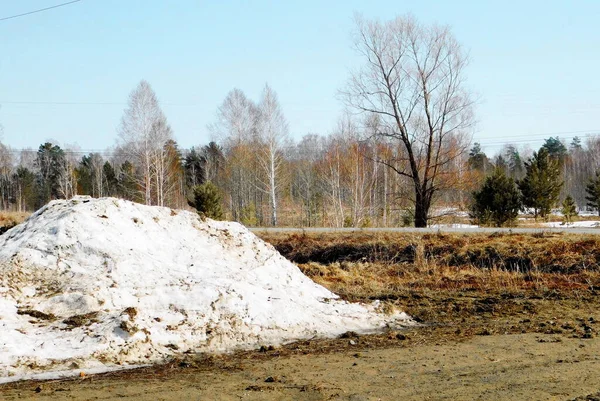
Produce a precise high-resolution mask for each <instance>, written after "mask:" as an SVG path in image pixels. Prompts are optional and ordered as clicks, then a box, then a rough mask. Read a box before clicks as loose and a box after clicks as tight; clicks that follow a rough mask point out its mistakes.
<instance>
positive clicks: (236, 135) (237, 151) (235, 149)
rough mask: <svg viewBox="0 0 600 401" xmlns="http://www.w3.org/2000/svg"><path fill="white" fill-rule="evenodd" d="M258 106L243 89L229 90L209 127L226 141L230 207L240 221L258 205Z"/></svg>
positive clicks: (233, 215) (217, 136)
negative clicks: (255, 150) (254, 146)
mask: <svg viewBox="0 0 600 401" xmlns="http://www.w3.org/2000/svg"><path fill="white" fill-rule="evenodd" d="M257 115H258V111H257V107H256V105H255V104H254V103H253V102H252V101H251V100H250V99H248V98H247V97H246V95H245V94H244V92H242V91H241V90H240V89H233V90H232V91H230V92H229V93H228V94H227V96H226V97H225V100H224V101H223V103H222V104H221V106H219V109H218V110H217V121H216V122H215V123H213V124H211V125H209V127H208V128H209V130H210V131H211V132H212V134H213V135H214V137H215V138H218V139H219V141H220V142H221V143H222V144H223V150H224V152H223V153H224V155H223V156H224V158H225V160H226V161H227V163H226V166H225V172H224V175H225V180H224V181H225V182H224V183H223V184H224V186H225V187H226V188H225V189H226V191H225V192H226V193H228V199H227V203H228V208H229V210H230V211H231V213H232V217H233V219H234V220H238V221H241V219H242V217H241V216H242V215H243V214H244V211H245V210H248V209H250V208H251V206H252V205H253V203H254V206H255V204H256V200H257V196H256V194H255V193H253V192H256V171H255V170H256V168H255V166H254V165H253V161H252V159H254V156H253V151H252V141H253V136H254V135H255V132H256V122H257Z"/></svg>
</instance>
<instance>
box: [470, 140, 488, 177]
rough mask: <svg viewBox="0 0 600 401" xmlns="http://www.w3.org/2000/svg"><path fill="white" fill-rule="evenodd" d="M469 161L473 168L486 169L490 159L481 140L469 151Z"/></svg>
mask: <svg viewBox="0 0 600 401" xmlns="http://www.w3.org/2000/svg"><path fill="white" fill-rule="evenodd" d="M467 163H468V164H469V167H471V168H472V169H473V170H478V171H483V172H485V171H486V169H487V166H488V164H489V161H488V157H487V156H486V154H485V153H484V152H483V150H481V145H480V144H479V142H475V143H474V144H473V147H472V148H471V150H470V151H469V160H468V161H467Z"/></svg>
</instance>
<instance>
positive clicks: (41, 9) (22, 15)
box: [0, 0, 81, 21]
mask: <svg viewBox="0 0 600 401" xmlns="http://www.w3.org/2000/svg"><path fill="white" fill-rule="evenodd" d="M79 1H81V0H73V1H69V2H67V3H61V4H57V5H55V6H51V7H46V8H40V9H39V10H33V11H29V12H26V13H23V14H17V15H11V16H10V17H4V18H0V21H6V20H8V19H13V18H19V17H24V16H26V15H31V14H35V13H41V12H42V11H47V10H52V9H53V8H58V7H64V6H68V5H69V4H73V3H77V2H79Z"/></svg>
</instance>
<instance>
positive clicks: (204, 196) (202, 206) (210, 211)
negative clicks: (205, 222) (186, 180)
mask: <svg viewBox="0 0 600 401" xmlns="http://www.w3.org/2000/svg"><path fill="white" fill-rule="evenodd" d="M189 204H190V206H192V207H194V208H196V210H197V211H198V212H199V213H201V214H203V215H204V216H206V217H209V218H211V219H215V220H221V219H222V218H223V209H222V208H221V192H220V191H219V189H218V188H217V187H216V186H215V185H214V184H213V183H211V182H210V181H209V182H205V183H204V184H202V185H197V186H196V187H195V188H194V199H193V201H191V202H189Z"/></svg>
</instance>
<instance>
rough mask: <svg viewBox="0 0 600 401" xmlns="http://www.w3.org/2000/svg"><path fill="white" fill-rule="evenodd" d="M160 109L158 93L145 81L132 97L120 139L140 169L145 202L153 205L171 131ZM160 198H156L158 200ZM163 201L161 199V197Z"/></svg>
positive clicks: (121, 127)
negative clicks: (158, 166) (157, 173)
mask: <svg viewBox="0 0 600 401" xmlns="http://www.w3.org/2000/svg"><path fill="white" fill-rule="evenodd" d="M166 121H167V119H166V117H165V115H164V113H163V111H162V109H161V108H160V105H159V102H158V98H157V97H156V93H154V90H153V89H152V87H151V86H150V84H149V83H148V82H147V81H141V82H140V83H139V84H138V86H137V87H136V88H135V89H134V90H133V91H132V92H131V94H130V95H129V100H128V104H127V108H126V109H125V111H124V113H123V117H122V118H121V125H120V127H119V139H120V142H121V144H120V145H121V146H122V147H123V148H124V149H125V151H126V152H127V153H128V154H129V155H130V157H131V159H132V162H133V164H134V165H135V167H136V168H137V169H138V170H139V171H138V174H136V179H137V181H138V185H139V188H140V192H141V194H142V197H143V200H144V203H145V204H146V205H151V204H152V203H153V193H152V188H153V184H154V182H153V179H155V178H156V177H155V174H154V173H155V171H154V170H155V168H156V163H157V160H160V159H157V155H158V154H160V153H161V152H162V150H163V146H164V144H165V142H166V141H167V140H168V139H171V131H170V128H168V124H167V122H166ZM155 198H156V197H155ZM158 199H159V202H160V197H158Z"/></svg>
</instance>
